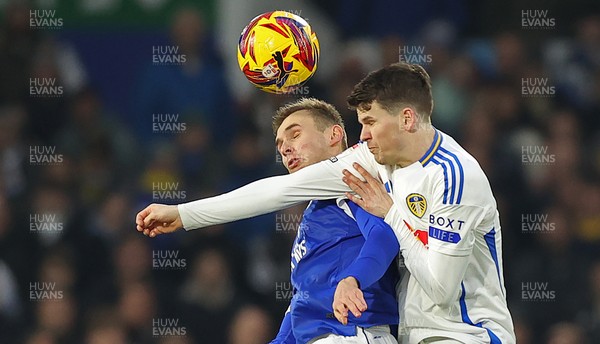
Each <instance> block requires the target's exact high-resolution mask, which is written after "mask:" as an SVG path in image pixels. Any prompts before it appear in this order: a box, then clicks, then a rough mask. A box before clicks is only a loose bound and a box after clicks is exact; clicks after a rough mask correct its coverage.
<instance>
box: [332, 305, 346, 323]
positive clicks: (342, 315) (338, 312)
mask: <svg viewBox="0 0 600 344" xmlns="http://www.w3.org/2000/svg"><path fill="white" fill-rule="evenodd" d="M334 304H335V303H334ZM333 314H334V315H335V318H336V319H337V320H338V321H339V322H340V323H342V325H348V310H347V308H346V307H345V306H344V305H341V306H338V307H334V308H333Z"/></svg>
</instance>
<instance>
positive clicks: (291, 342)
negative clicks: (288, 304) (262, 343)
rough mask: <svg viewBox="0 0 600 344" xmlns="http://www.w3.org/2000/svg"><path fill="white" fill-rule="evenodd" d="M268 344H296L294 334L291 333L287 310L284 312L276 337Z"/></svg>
mask: <svg viewBox="0 0 600 344" xmlns="http://www.w3.org/2000/svg"><path fill="white" fill-rule="evenodd" d="M269 344H296V338H294V333H293V332H292V316H291V313H290V312H289V310H288V311H287V312H285V316H284V317H283V321H282V322H281V326H280V327H279V333H277V337H275V339H273V340H272V341H270V342H269Z"/></svg>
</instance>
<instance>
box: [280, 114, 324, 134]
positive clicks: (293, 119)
mask: <svg viewBox="0 0 600 344" xmlns="http://www.w3.org/2000/svg"><path fill="white" fill-rule="evenodd" d="M294 124H297V125H299V126H301V127H302V128H303V129H311V128H315V120H314V118H313V115H312V114H311V112H310V111H308V110H298V111H296V112H293V113H292V114H290V115H289V116H287V117H286V118H285V119H284V120H283V122H281V125H280V126H279V128H278V129H277V135H279V134H283V132H285V130H286V129H288V128H289V127H290V126H291V125H294Z"/></svg>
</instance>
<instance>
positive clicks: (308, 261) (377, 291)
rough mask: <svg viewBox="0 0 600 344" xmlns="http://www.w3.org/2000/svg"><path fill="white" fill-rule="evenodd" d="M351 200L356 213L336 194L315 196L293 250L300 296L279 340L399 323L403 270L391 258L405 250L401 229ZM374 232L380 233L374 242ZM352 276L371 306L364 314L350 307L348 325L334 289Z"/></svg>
mask: <svg viewBox="0 0 600 344" xmlns="http://www.w3.org/2000/svg"><path fill="white" fill-rule="evenodd" d="M346 206H347V207H348V209H349V210H351V211H352V214H353V216H354V219H353V218H352V217H350V216H349V215H348V214H346V212H344V210H343V209H341V208H340V207H339V206H338V205H337V203H336V200H322V201H312V202H311V203H310V205H309V206H308V208H307V209H306V210H305V211H304V216H303V218H302V222H301V223H300V226H299V229H298V234H297V236H296V240H295V242H294V245H293V248H292V254H291V256H292V257H291V258H292V259H291V267H292V274H291V283H292V286H293V287H294V296H293V298H292V300H291V303H290V309H289V312H288V313H287V314H286V317H285V318H284V321H283V323H282V329H281V330H280V333H279V335H278V337H277V339H276V340H275V341H273V342H274V343H294V342H295V343H306V342H308V341H309V340H311V339H313V338H315V337H317V336H320V335H323V334H328V333H333V334H337V335H343V336H353V335H356V326H362V327H371V326H377V325H396V324H398V320H399V319H398V302H397V299H396V292H395V287H396V284H397V282H398V280H399V276H398V271H397V268H396V266H395V264H390V263H391V262H392V261H393V259H394V257H395V256H396V255H397V254H398V253H399V246H398V242H397V240H396V239H395V235H394V233H393V231H392V230H391V228H390V227H389V226H387V225H386V224H385V223H384V222H383V220H382V219H380V218H378V217H375V216H373V215H370V214H368V213H367V212H366V211H364V210H363V209H361V208H359V207H358V206H356V205H355V204H354V203H352V202H349V201H348V202H347V203H346ZM368 236H371V237H372V238H375V239H374V240H371V244H370V246H369V247H367V245H365V242H366V240H365V238H368ZM382 275H383V276H382ZM348 276H354V277H356V279H357V280H358V282H359V283H360V286H361V290H362V292H363V295H364V298H365V301H366V302H367V310H366V311H365V312H363V314H362V316H361V317H360V318H355V317H354V316H353V315H352V313H350V312H349V314H348V325H342V324H341V323H340V322H339V321H338V320H337V319H336V318H335V316H334V315H333V310H332V304H333V295H334V292H335V289H336V287H337V284H338V282H339V281H340V280H342V279H344V278H346V277H348ZM284 327H288V328H290V327H291V331H290V330H289V329H286V328H284ZM286 331H287V333H286Z"/></svg>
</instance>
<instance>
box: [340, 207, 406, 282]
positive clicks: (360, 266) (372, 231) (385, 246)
mask: <svg viewBox="0 0 600 344" xmlns="http://www.w3.org/2000/svg"><path fill="white" fill-rule="evenodd" d="M347 204H348V206H349V207H350V210H351V211H352V215H354V218H355V219H356V223H357V224H358V228H360V231H361V232H362V234H363V236H364V237H365V244H364V245H363V247H362V249H361V250H360V253H359V254H358V257H356V259H355V260H354V261H353V262H352V263H351V264H350V266H348V268H346V270H344V271H343V272H342V275H340V277H341V278H346V277H348V276H353V277H354V278H356V279H357V280H358V283H359V285H360V288H361V289H364V288H367V287H369V286H371V284H373V283H375V282H377V281H378V280H379V279H380V278H381V277H382V276H383V275H384V274H385V272H386V271H387V269H388V268H389V266H390V264H391V263H392V261H393V260H394V258H395V257H396V256H397V255H398V253H399V252H400V245H399V244H398V240H397V239H396V234H394V231H393V230H392V228H391V227H390V226H389V225H388V224H387V223H385V222H384V221H383V219H382V218H379V217H377V216H375V215H371V214H369V213H368V212H367V211H366V210H364V209H362V208H361V207H359V206H358V205H356V203H354V202H351V201H348V203H347Z"/></svg>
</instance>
